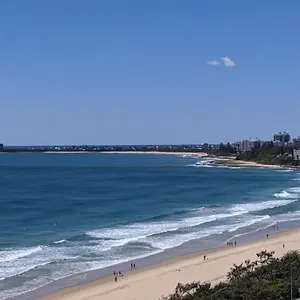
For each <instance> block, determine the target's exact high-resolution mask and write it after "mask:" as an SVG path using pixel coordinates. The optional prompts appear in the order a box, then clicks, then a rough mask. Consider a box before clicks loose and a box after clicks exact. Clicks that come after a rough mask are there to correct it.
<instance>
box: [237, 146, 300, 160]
mask: <svg viewBox="0 0 300 300" xmlns="http://www.w3.org/2000/svg"><path fill="white" fill-rule="evenodd" d="M236 159H237V160H245V161H254V162H257V163H262V164H268V165H284V166H298V165H299V161H297V160H294V158H293V148H292V147H277V146H275V145H274V144H273V142H268V143H265V144H264V145H263V146H262V147H256V148H253V149H252V150H251V151H246V152H244V153H239V154H238V155H237V158H236Z"/></svg>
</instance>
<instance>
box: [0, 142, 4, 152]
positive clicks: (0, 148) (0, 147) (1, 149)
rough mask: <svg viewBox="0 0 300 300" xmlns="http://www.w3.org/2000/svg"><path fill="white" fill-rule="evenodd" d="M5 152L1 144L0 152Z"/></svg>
mask: <svg viewBox="0 0 300 300" xmlns="http://www.w3.org/2000/svg"><path fill="white" fill-rule="evenodd" d="M1 151H3V144H0V152H1Z"/></svg>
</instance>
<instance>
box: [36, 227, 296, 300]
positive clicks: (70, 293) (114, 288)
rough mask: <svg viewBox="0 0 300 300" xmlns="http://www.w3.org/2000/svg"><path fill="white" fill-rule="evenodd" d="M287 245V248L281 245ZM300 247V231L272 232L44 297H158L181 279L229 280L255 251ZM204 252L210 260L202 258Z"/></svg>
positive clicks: (141, 299)
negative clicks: (244, 241)
mask: <svg viewBox="0 0 300 300" xmlns="http://www.w3.org/2000/svg"><path fill="white" fill-rule="evenodd" d="M283 244H285V248H283V247H282V245H283ZM298 249H300V230H299V229H296V230H291V231H289V232H286V233H279V234H276V235H275V234H274V235H273V236H272V235H270V236H269V238H264V239H262V240H259V241H256V242H251V243H245V244H241V245H237V246H229V247H225V248H221V249H217V250H212V251H206V252H199V253H195V254H190V255H185V256H181V257H176V258H173V259H169V260H166V261H163V262H161V263H160V264H157V265H154V266H151V267H146V268H141V269H136V270H133V271H129V272H126V273H124V277H121V278H119V280H118V282H114V277H113V275H112V276H110V277H107V278H104V279H100V280H97V281H94V282H92V283H88V284H85V285H80V286H74V287H70V288H65V289H62V290H60V291H58V292H56V293H54V294H52V295H49V296H46V297H43V298H40V299H42V300H54V299H60V300H96V299H101V300H115V299H122V300H156V299H159V298H160V297H161V296H162V295H168V294H170V293H172V292H173V290H174V289H175V286H176V285H177V283H178V282H181V283H188V282H192V281H198V280H200V281H201V282H211V283H217V282H219V281H221V280H226V275H227V272H228V271H229V270H230V268H231V267H232V265H233V264H234V263H236V264H239V263H241V262H243V261H244V260H245V259H250V260H255V259H256V253H258V252H260V251H262V250H267V251H275V256H282V255H283V254H285V253H286V252H288V251H289V250H298ZM203 255H207V257H208V259H207V260H205V261H204V260H203Z"/></svg>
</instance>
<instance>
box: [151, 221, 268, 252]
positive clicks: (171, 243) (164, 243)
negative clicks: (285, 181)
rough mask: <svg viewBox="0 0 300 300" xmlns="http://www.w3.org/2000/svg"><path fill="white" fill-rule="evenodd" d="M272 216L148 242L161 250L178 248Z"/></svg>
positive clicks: (154, 238) (156, 238) (158, 238)
mask: <svg viewBox="0 0 300 300" xmlns="http://www.w3.org/2000/svg"><path fill="white" fill-rule="evenodd" d="M269 218H270V216H268V215H266V216H261V217H260V216H256V217H252V218H251V219H248V220H247V219H246V220H243V221H242V222H238V223H234V224H227V225H218V226H213V227H209V228H205V229H203V230H201V231H198V232H197V231H196V232H190V233H186V234H177V235H173V236H170V237H159V236H157V237H150V238H148V239H147V240H146V241H147V242H150V243H151V245H152V246H153V247H155V248H159V249H162V250H166V249H170V248H174V247H178V246H180V245H182V244H183V243H186V242H188V241H191V240H195V239H200V238H204V237H207V236H210V235H214V234H222V233H224V232H234V231H236V230H238V229H239V228H242V227H247V226H250V225H253V224H255V223H257V222H261V221H264V220H267V219H269Z"/></svg>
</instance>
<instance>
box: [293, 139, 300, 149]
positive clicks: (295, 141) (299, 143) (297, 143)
mask: <svg viewBox="0 0 300 300" xmlns="http://www.w3.org/2000/svg"><path fill="white" fill-rule="evenodd" d="M293 146H294V147H295V148H297V149H300V136H298V137H297V138H295V139H293Z"/></svg>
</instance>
